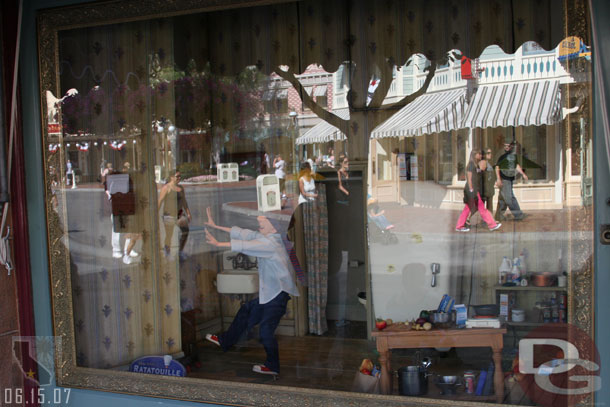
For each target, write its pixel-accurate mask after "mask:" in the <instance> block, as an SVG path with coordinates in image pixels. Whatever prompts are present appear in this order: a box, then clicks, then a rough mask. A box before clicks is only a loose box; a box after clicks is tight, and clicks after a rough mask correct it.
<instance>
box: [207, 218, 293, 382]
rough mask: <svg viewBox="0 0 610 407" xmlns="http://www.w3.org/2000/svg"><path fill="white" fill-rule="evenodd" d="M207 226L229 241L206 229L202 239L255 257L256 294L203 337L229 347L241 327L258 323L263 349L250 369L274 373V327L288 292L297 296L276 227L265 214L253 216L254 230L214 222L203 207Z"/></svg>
mask: <svg viewBox="0 0 610 407" xmlns="http://www.w3.org/2000/svg"><path fill="white" fill-rule="evenodd" d="M207 215H208V221H207V222H206V225H207V226H208V227H211V228H214V229H217V230H221V231H224V232H227V233H230V236H231V240H230V241H229V242H219V241H218V240H216V238H215V237H214V236H213V235H212V234H211V233H210V232H209V231H208V230H206V240H207V242H208V243H209V244H211V245H213V246H216V247H224V248H230V249H231V250H232V251H234V252H238V253H244V254H246V255H249V256H256V258H257V260H258V278H259V289H258V290H259V292H258V295H259V297H258V298H255V299H254V300H252V301H249V302H247V303H245V304H243V305H242V306H241V308H240V309H239V311H238V312H237V315H236V316H235V318H234V319H233V322H232V323H231V326H230V327H229V329H228V330H227V331H226V332H224V333H222V334H220V335H212V334H207V335H206V339H207V340H209V341H210V342H212V343H215V344H216V345H218V346H220V347H221V348H222V349H223V350H224V351H227V350H228V349H229V348H231V347H232V346H233V345H234V344H235V343H237V341H238V340H239V338H240V336H241V335H242V333H243V332H244V331H245V330H250V329H252V328H253V327H254V326H255V325H259V333H260V341H261V343H262V344H263V347H264V348H265V352H266V353H267V360H266V361H265V363H264V364H262V365H254V367H253V368H252V370H253V371H254V372H257V373H261V374H271V375H277V374H279V371H280V357H279V350H278V344H277V340H276V339H275V330H276V328H277V326H278V325H279V323H280V319H281V318H282V316H283V315H284V314H285V313H286V306H287V305H288V301H289V300H290V295H293V296H298V295H299V292H298V290H297V287H296V283H295V272H294V268H293V267H292V263H291V261H290V258H289V257H288V253H287V251H286V247H285V246H284V242H283V241H282V237H281V235H280V233H279V231H278V228H279V226H277V227H276V226H275V225H274V224H272V223H271V221H269V219H268V218H267V217H265V216H259V217H257V221H258V225H259V229H258V232H256V231H253V230H248V229H242V228H240V227H237V226H233V227H232V228H228V227H223V226H218V225H216V223H215V222H214V220H213V219H212V214H211V210H210V208H207Z"/></svg>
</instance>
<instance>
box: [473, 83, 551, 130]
mask: <svg viewBox="0 0 610 407" xmlns="http://www.w3.org/2000/svg"><path fill="white" fill-rule="evenodd" d="M560 120H561V94H560V92H559V81H558V80H536V81H528V82H512V83H505V84H501V85H482V86H480V87H479V89H478V90H477V91H476V93H475V94H474V96H473V98H472V101H471V103H470V106H469V107H468V111H467V112H466V114H465V115H464V121H463V122H462V127H468V128H475V127H481V128H487V127H509V126H513V127H517V126H540V125H543V124H547V125H550V124H555V123H557V122H559V121H560Z"/></svg>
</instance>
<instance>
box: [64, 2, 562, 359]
mask: <svg viewBox="0 0 610 407" xmlns="http://www.w3.org/2000/svg"><path fill="white" fill-rule="evenodd" d="M557 3H559V4H557ZM510 7H512V9H511V8H510ZM563 14H564V11H563V9H562V2H556V1H554V0H538V1H531V0H513V1H512V2H505V1H501V0H446V1H430V0H410V1H402V0H385V1H382V2H380V1H365V0H351V1H348V0H336V1H328V0H306V1H300V2H294V3H282V4H275V5H269V6H260V7H254V8H248V9H237V10H225V11H215V12H210V13H199V14H192V15H187V16H175V17H170V18H160V19H155V20H150V21H137V22H130V23H125V24H116V25H107V26H98V27H91V28H86V29H75V30H65V31H61V32H60V34H59V35H60V37H59V54H60V67H59V69H60V84H61V89H60V95H58V96H61V95H63V94H65V92H66V91H67V90H68V89H71V88H75V89H77V90H78V91H79V95H78V96H76V97H73V98H69V99H67V100H66V102H65V103H64V105H63V108H62V114H63V117H64V121H63V125H64V129H65V130H66V131H68V132H76V131H78V132H82V133H87V132H91V133H95V134H96V135H102V136H107V137H108V138H109V139H111V138H113V137H117V136H118V135H121V134H123V133H121V132H123V131H125V132H130V131H133V130H134V129H135V130H138V131H139V134H140V136H139V138H138V139H137V141H138V146H139V149H140V150H141V151H142V152H143V153H142V154H141V155H140V156H138V157H136V161H135V162H137V163H138V165H137V171H135V172H134V176H135V177H140V178H138V179H137V180H136V181H134V183H135V184H136V185H137V186H138V188H137V190H136V194H137V202H138V205H137V207H138V216H139V217H138V220H137V222H136V224H137V225H138V230H137V231H136V232H137V233H140V234H142V235H143V236H144V237H145V239H143V240H144V244H143V247H142V252H143V253H142V256H143V259H144V260H143V262H142V264H141V265H139V266H137V265H134V266H132V265H124V264H123V263H122V262H121V260H120V259H118V260H117V259H113V258H112V257H111V256H110V251H111V248H110V244H109V241H110V230H109V229H108V230H103V231H99V233H96V234H95V235H96V238H95V239H92V241H91V242H85V243H86V244H88V245H91V246H92V247H96V248H99V250H101V251H104V252H105V253H107V254H108V256H106V257H104V258H102V259H99V261H96V262H85V263H82V262H81V261H82V259H74V261H75V264H77V265H78V267H73V269H72V276H73V281H72V287H75V295H74V297H73V298H74V302H75V304H74V305H75V307H74V308H75V314H76V315H75V321H79V322H78V324H77V327H78V328H79V329H78V330H77V351H78V354H79V355H80V356H79V360H81V361H83V363H86V365H87V366H90V367H104V366H116V365H119V364H122V363H125V362H128V361H130V360H132V359H133V358H134V357H137V356H139V355H146V354H162V353H168V352H170V353H171V352H173V351H178V350H179V348H180V346H181V341H180V312H179V311H180V310H181V309H184V308H190V307H195V308H202V310H203V311H204V313H207V317H208V318H212V317H214V313H215V312H217V302H218V301H217V297H215V295H216V294H215V291H214V288H213V285H212V281H213V275H211V274H210V273H209V272H208V271H207V270H209V269H214V267H212V266H211V265H210V264H211V262H210V264H208V263H207V262H206V261H205V259H202V260H194V261H193V263H192V264H187V265H185V266H184V268H183V269H182V270H180V272H179V269H178V266H177V265H176V264H172V265H170V266H167V265H165V266H162V265H160V264H156V263H155V261H154V259H155V258H156V255H154V251H155V250H157V249H158V237H159V231H156V230H154V227H153V224H152V222H151V220H150V218H151V216H150V215H152V214H154V213H155V211H156V205H157V200H156V194H157V191H156V189H155V188H156V185H155V184H154V182H151V178H152V176H153V174H152V171H153V168H154V165H157V164H159V163H156V162H147V160H148V159H147V154H148V153H147V152H148V151H158V150H160V148H161V146H162V145H161V144H160V143H159V141H158V140H157V138H158V137H157V136H156V135H155V134H154V133H153V132H152V131H151V128H150V123H152V121H153V120H159V119H160V118H162V117H163V118H165V119H166V120H169V121H171V122H172V123H174V124H178V125H179V127H180V128H194V127H205V126H208V123H212V126H214V127H215V129H214V131H216V132H218V134H222V135H223V136H224V134H225V132H226V131H227V130H228V129H241V128H243V126H245V124H244V123H246V122H248V120H247V119H248V118H250V117H255V116H256V115H258V114H259V113H260V112H261V106H262V103H261V99H262V94H261V93H260V92H259V93H257V92H256V91H255V90H252V89H245V88H244V86H243V84H240V83H238V82H239V81H238V80H237V79H236V78H238V76H236V75H237V74H243V73H244V68H245V67H247V66H256V67H257V68H258V70H259V71H260V72H262V73H264V74H268V73H270V72H272V71H274V70H275V69H276V67H278V66H279V65H289V67H290V69H291V70H292V71H293V72H295V73H300V72H303V71H304V70H305V69H306V67H307V66H309V65H310V64H312V63H317V64H320V65H322V66H323V67H324V69H325V70H326V71H336V70H337V69H338V67H339V65H340V64H341V63H343V62H345V61H352V62H354V63H355V65H356V67H357V68H358V69H361V71H362V72H364V73H365V74H368V78H370V76H371V74H372V73H374V72H375V70H376V69H379V68H380V67H384V66H385V65H387V64H388V63H394V64H398V65H402V64H404V63H405V62H406V61H407V59H408V58H409V57H410V56H411V55H412V54H414V53H418V52H419V53H423V54H425V55H426V56H428V58H438V59H441V58H442V57H443V56H444V55H445V54H446V53H447V52H448V51H449V50H452V49H459V50H461V51H462V52H463V53H464V54H465V55H467V56H469V57H471V58H472V57H477V56H479V55H480V53H481V52H482V51H483V49H484V48H485V47H487V46H489V45H491V44H498V45H500V46H501V47H502V48H503V49H504V50H505V51H506V52H509V53H512V52H514V51H515V50H516V49H517V48H518V47H519V46H520V45H521V44H523V43H524V42H526V41H529V40H534V41H538V42H539V43H540V45H542V46H543V47H544V48H546V49H551V48H554V47H555V46H556V45H557V44H558V43H559V42H560V40H561V39H562V38H563V37H564V35H565V33H564V32H563V27H564V24H563V19H564V15H563ZM177 72H180V73H181V75H182V74H184V76H181V77H179V78H178V77H177V76H178V75H176V73H177ZM204 72H205V73H206V75H203V74H202V73H204ZM366 82H367V83H368V80H367V81H366ZM354 93H356V92H354ZM359 93H362V94H366V89H365V91H364V93H363V92H359ZM212 104H213V105H214V109H211V107H210V106H211V105H212ZM364 128H365V127H364V126H362V125H358V123H356V122H354V123H352V128H351V130H352V131H353V132H354V133H358V132H363V129H364ZM203 143H204V145H205V146H207V147H209V145H208V144H205V143H210V141H208V140H207V139H204V141H203ZM207 147H206V148H207ZM134 164H135V163H134ZM93 204H94V205H99V211H98V212H99V213H100V216H103V217H105V218H109V212H108V209H104V208H103V205H104V201H103V196H102V195H101V194H100V200H99V202H95V203H93ZM98 212H96V213H98ZM81 226H82V227H87V226H88V225H81ZM81 243H83V242H81ZM83 264H85V266H83ZM167 273H169V274H167ZM181 281H183V287H185V288H184V289H183V290H182V295H181V290H180V283H181ZM169 310H172V311H171V312H168V311H169ZM170 345H171V348H170Z"/></svg>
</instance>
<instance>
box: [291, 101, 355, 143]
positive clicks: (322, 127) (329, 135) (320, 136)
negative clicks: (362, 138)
mask: <svg viewBox="0 0 610 407" xmlns="http://www.w3.org/2000/svg"><path fill="white" fill-rule="evenodd" d="M333 113H334V114H336V115H337V116H339V117H340V118H342V119H344V120H349V109H337V110H334V111H333ZM340 140H345V134H343V132H342V131H341V130H339V129H338V128H337V127H335V126H333V125H332V124H329V123H327V122H326V121H324V120H322V121H321V122H320V123H318V124H316V125H315V126H313V127H312V128H311V129H309V130H307V131H306V132H305V133H303V134H301V135H300V136H299V137H298V138H297V139H296V141H295V144H297V145H302V144H314V143H328V142H330V141H340Z"/></svg>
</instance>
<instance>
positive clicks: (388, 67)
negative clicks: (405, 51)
mask: <svg viewBox="0 0 610 407" xmlns="http://www.w3.org/2000/svg"><path fill="white" fill-rule="evenodd" d="M393 72H394V65H393V64H390V63H386V64H384V66H383V67H382V71H381V78H380V81H381V83H380V84H379V86H377V89H375V93H374V94H373V98H372V99H371V103H369V107H372V108H378V107H381V104H382V103H383V100H384V99H385V97H386V95H387V94H388V91H389V90H390V86H392V79H393V78H392V73H393Z"/></svg>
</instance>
